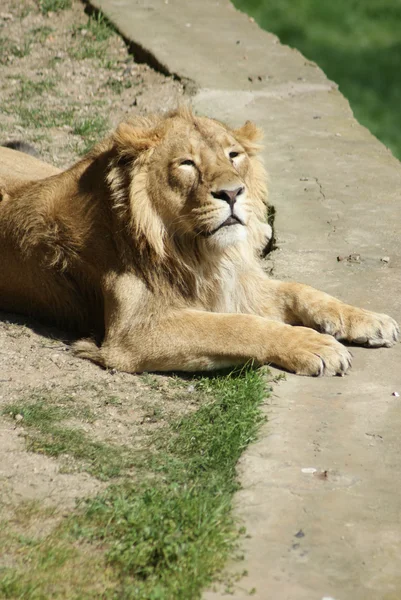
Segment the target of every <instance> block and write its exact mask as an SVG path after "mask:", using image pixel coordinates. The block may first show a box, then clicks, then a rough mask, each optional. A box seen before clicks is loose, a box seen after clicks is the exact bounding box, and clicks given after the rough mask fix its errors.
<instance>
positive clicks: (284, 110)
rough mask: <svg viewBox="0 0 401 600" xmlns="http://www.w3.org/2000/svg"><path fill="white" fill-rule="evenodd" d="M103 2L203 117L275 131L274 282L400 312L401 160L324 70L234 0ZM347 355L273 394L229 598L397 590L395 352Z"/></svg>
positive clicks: (251, 459) (394, 594)
mask: <svg viewBox="0 0 401 600" xmlns="http://www.w3.org/2000/svg"><path fill="white" fill-rule="evenodd" d="M93 4H94V5H96V6H97V7H99V8H101V9H102V10H103V11H104V12H105V13H106V14H107V16H108V17H109V18H110V19H111V20H112V21H113V22H114V23H115V24H116V25H117V27H118V28H119V30H120V31H121V32H122V33H123V34H124V35H125V36H126V37H127V38H129V39H130V40H132V41H133V42H134V47H135V48H136V50H137V56H138V55H139V56H142V58H143V59H146V60H147V61H148V62H149V63H150V64H151V65H152V66H156V67H157V68H159V69H160V70H162V71H164V72H166V73H174V74H176V75H177V76H179V77H180V78H182V79H183V80H184V81H185V82H186V83H187V84H188V86H190V88H191V89H193V90H197V91H196V94H195V96H194V99H193V103H194V106H195V108H196V110H197V111H200V112H202V113H205V114H208V115H210V116H213V117H216V118H219V119H223V120H226V121H227V122H229V123H231V124H235V125H239V124H241V123H242V122H243V121H244V120H246V119H252V120H254V121H255V122H256V123H257V124H258V125H260V126H261V127H262V128H263V129H264V130H265V133H266V150H265V159H266V164H267V167H268V170H269V172H270V177H271V202H272V204H274V205H275V207H276V210H277V218H276V229H277V234H278V241H279V248H280V249H279V250H278V251H277V252H275V253H274V255H273V257H272V258H271V261H272V265H273V267H274V276H275V277H277V278H285V279H294V280H297V281H302V282H305V283H309V284H312V285H314V286H315V287H319V288H321V289H323V290H325V291H327V292H329V293H331V294H334V295H336V296H338V297H340V298H342V299H343V300H345V301H348V302H350V303H353V304H359V305H361V306H364V307H366V308H369V309H373V310H377V311H379V312H387V313H389V314H391V315H392V316H393V317H395V318H396V319H397V320H398V321H401V273H400V271H401V250H400V243H399V237H400V229H401V165H400V163H399V162H398V161H397V160H395V159H394V158H393V157H392V155H391V154H390V152H389V151H388V150H386V148H385V147H384V146H382V145H381V144H380V143H379V142H378V141H377V140H376V139H375V138H374V137H373V136H372V135H371V134H370V133H369V132H368V131H367V130H366V129H364V128H363V127H361V126H360V125H359V124H358V123H357V122H356V121H355V120H354V118H353V115H352V112H351V110H350V108H349V105H348V103H347V101H346V100H345V99H344V98H343V97H342V96H341V94H340V93H339V92H338V91H337V90H336V86H335V85H334V84H332V83H331V82H329V81H328V80H327V79H326V77H325V76H324V74H323V73H322V72H321V71H320V70H319V69H318V68H317V67H316V65H314V64H313V63H310V62H309V61H308V60H306V59H305V58H304V57H302V56H301V55H300V54H299V53H298V52H296V51H294V50H291V49H289V48H287V47H285V46H282V45H280V44H279V43H278V41H277V39H276V38H275V37H274V36H273V35H270V34H268V33H265V32H262V31H261V30H260V29H259V28H258V27H257V25H256V24H255V23H253V22H252V21H251V20H250V19H249V18H248V17H247V16H245V15H242V14H240V13H238V12H237V11H235V9H234V8H233V7H232V6H231V5H230V4H229V3H228V2H227V1H226V0H220V1H219V2H217V1H216V0H203V2H199V1H196V2H195V1H192V2H191V1H189V0H147V1H146V2H144V1H141V2H133V1H132V0H95V1H94V2H93ZM350 255H353V256H351V258H350V259H349V260H347V258H346V257H349V256H350ZM337 257H341V258H344V260H340V261H338V259H337ZM353 353H354V357H355V358H354V368H353V370H352V372H351V374H350V375H349V376H347V377H344V378H343V379H340V378H333V379H306V378H299V377H295V376H291V375H287V377H286V380H285V381H283V382H281V383H280V384H279V385H278V386H276V387H275V390H274V391H275V394H274V397H273V398H272V400H271V402H270V405H269V406H268V408H267V412H268V416H269V423H268V424H267V426H266V427H265V430H264V431H263V434H262V436H261V438H260V440H259V442H258V443H256V444H254V445H253V446H252V447H251V448H250V449H249V451H248V452H247V453H246V454H245V456H244V457H243V459H242V460H241V464H240V468H239V472H240V477H241V482H242V485H243V490H242V491H241V492H240V493H239V494H238V495H237V498H236V506H237V514H238V515H239V516H240V517H241V518H242V519H243V520H244V521H245V525H246V528H247V530H248V533H249V534H250V536H251V537H250V538H248V539H246V540H245V543H244V548H245V562H244V564H241V565H240V566H239V568H241V569H242V568H246V569H247V570H248V572H249V576H248V577H247V578H244V579H243V580H242V581H241V582H240V584H239V587H238V589H237V590H236V592H235V593H234V596H232V597H233V598H235V600H240V599H242V598H247V597H248V595H249V594H248V592H249V590H250V589H251V588H256V593H255V595H254V596H253V597H254V598H258V599H260V600H268V599H269V600H270V599H272V600H276V599H277V600H314V599H316V600H322V599H323V598H325V599H329V598H331V599H335V600H359V599H361V600H362V599H363V600H384V599H385V600H400V598H401V493H400V491H401V479H400V477H401V436H400V431H401V345H398V346H397V347H396V348H392V349H383V350H366V349H363V348H356V349H355V350H353ZM394 392H399V393H400V397H397V396H396V395H394ZM314 469H316V471H313V470H314ZM223 596H224V593H223V592H222V591H221V592H209V593H206V594H205V596H204V597H205V599H206V600H218V599H220V598H222V597H223Z"/></svg>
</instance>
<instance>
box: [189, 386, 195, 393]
mask: <svg viewBox="0 0 401 600" xmlns="http://www.w3.org/2000/svg"><path fill="white" fill-rule="evenodd" d="M194 391H195V386H194V385H189V386H188V387H187V392H188V393H189V394H193V393H194Z"/></svg>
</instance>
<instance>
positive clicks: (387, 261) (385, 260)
mask: <svg viewBox="0 0 401 600" xmlns="http://www.w3.org/2000/svg"><path fill="white" fill-rule="evenodd" d="M380 260H381V261H382V262H383V263H389V262H390V257H389V256H383V257H382V258H381V259H380Z"/></svg>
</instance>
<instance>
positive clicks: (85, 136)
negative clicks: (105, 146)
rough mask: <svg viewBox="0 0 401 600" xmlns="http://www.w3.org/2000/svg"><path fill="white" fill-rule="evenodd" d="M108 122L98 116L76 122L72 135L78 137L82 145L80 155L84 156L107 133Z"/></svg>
mask: <svg viewBox="0 0 401 600" xmlns="http://www.w3.org/2000/svg"><path fill="white" fill-rule="evenodd" d="M107 128H108V122H107V119H106V118H105V117H102V116H100V115H96V116H92V117H86V118H84V119H81V120H79V121H76V122H75V124H74V127H73V133H74V134H75V135H80V136H81V138H82V140H83V142H84V144H83V146H81V148H80V149H79V152H80V154H86V153H87V152H89V150H91V148H92V147H93V146H94V144H95V143H96V142H98V141H99V140H100V138H101V137H102V136H103V135H104V133H105V132H106V131H107Z"/></svg>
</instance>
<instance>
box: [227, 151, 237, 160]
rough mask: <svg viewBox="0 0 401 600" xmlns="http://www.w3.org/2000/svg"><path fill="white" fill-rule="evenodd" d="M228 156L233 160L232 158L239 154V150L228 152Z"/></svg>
mask: <svg viewBox="0 0 401 600" xmlns="http://www.w3.org/2000/svg"><path fill="white" fill-rule="evenodd" d="M228 156H229V157H230V160H234V158H237V156H239V152H230V153H229V155H228Z"/></svg>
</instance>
